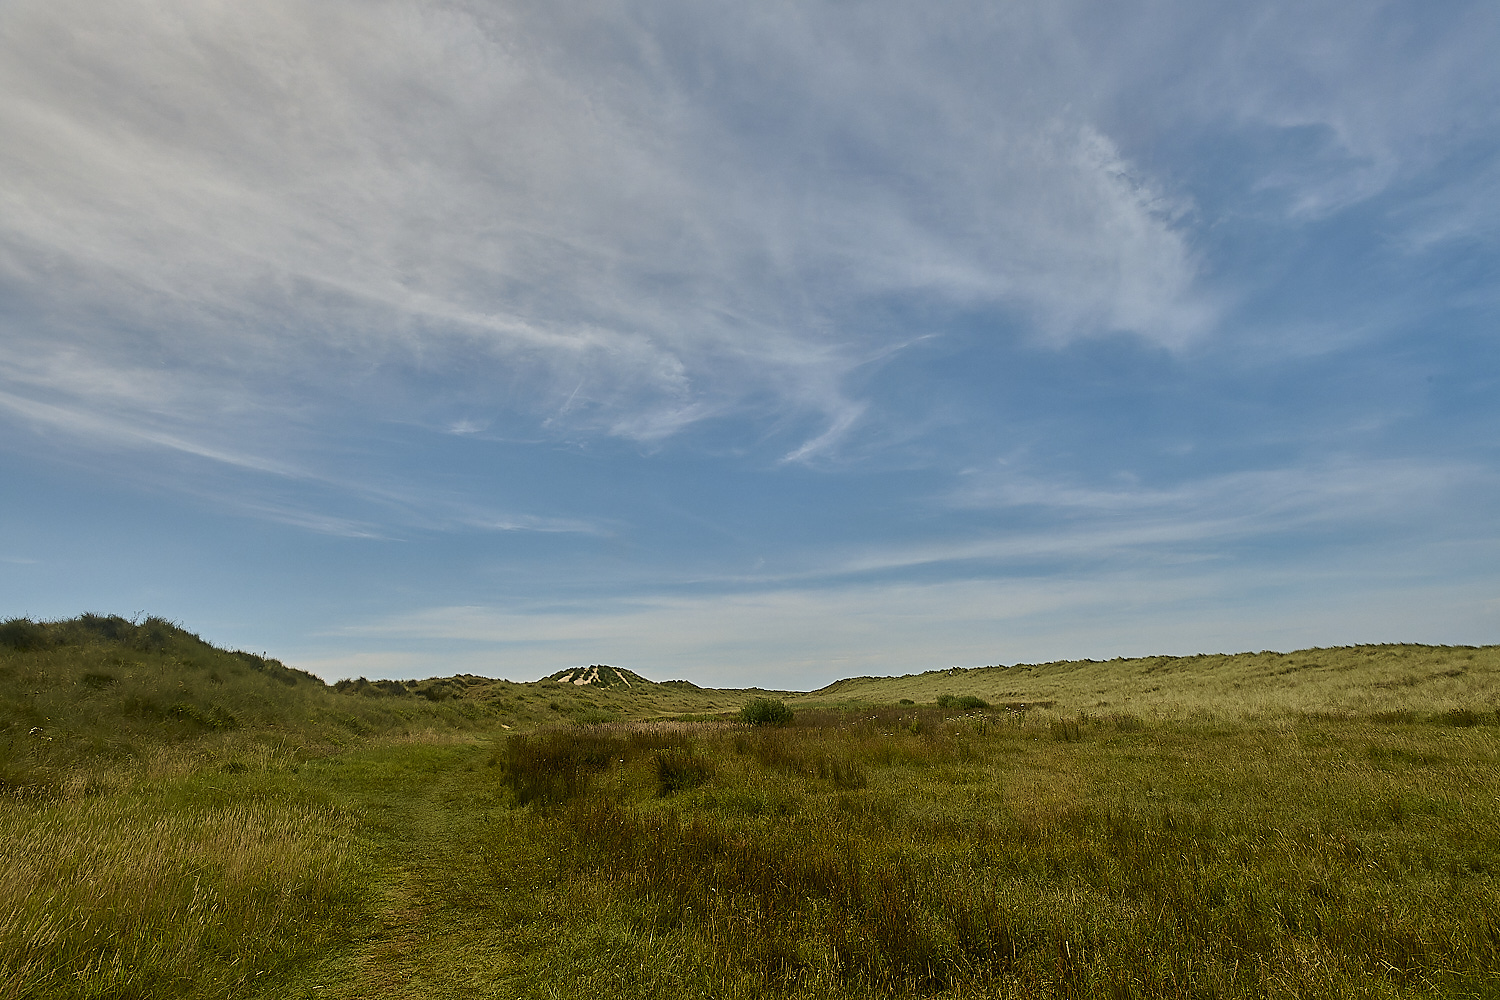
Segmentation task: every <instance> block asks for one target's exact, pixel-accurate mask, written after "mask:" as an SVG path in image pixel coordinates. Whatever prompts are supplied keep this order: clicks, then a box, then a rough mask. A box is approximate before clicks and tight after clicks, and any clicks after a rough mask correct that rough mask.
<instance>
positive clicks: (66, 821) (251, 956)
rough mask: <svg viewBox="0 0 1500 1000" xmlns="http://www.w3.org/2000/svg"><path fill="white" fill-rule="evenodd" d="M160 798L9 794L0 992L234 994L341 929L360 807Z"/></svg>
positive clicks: (0, 832)
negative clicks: (194, 803) (198, 803)
mask: <svg viewBox="0 0 1500 1000" xmlns="http://www.w3.org/2000/svg"><path fill="white" fill-rule="evenodd" d="M164 805H165V804H164V803H162V802H160V801H153V799H152V798H151V797H138V798H124V797H119V796H116V797H108V798H97V797H91V798H85V799H81V800H73V801H57V802H50V803H35V802H26V801H15V800H12V801H5V802H0V844H3V845H4V851H5V855H4V859H5V864H4V870H5V878H4V879H3V881H0V995H4V996H7V997H43V996H46V997H53V996H72V997H154V996H160V995H164V994H169V993H170V994H182V993H192V994H194V995H197V996H229V995H234V994H235V993H237V992H240V991H242V989H243V987H245V985H246V984H247V983H250V982H253V981H254V980H255V979H256V978H257V977H258V976H262V975H264V974H266V972H267V971H268V970H269V969H271V968H272V967H273V966H274V965H275V964H276V963H278V962H280V961H283V960H285V959H286V958H287V957H289V956H291V955H295V954H299V953H304V952H307V951H309V950H312V949H315V948H317V947H318V946H320V945H322V944H326V943H328V942H329V941H331V940H332V939H333V938H334V937H336V936H337V934H336V932H337V930H338V923H339V922H340V921H341V920H343V919H345V918H346V917H347V911H348V908H349V906H350V905H351V903H352V900H353V897H352V896H351V890H350V886H349V884H348V883H347V881H346V878H345V876H346V874H347V873H346V871H345V867H346V865H347V863H348V853H349V841H350V837H351V835H352V832H353V824H352V820H351V817H350V816H348V815H347V814H344V813H341V812H339V811H336V810H333V809H331V808H329V807H326V806H317V805H311V804H305V803H303V804H298V803H289V802H286V801H260V802H237V803H233V804H230V805H224V806H218V807H213V806H210V807H199V808H193V807H191V806H186V805H184V804H182V803H176V804H175V805H174V807H172V808H164Z"/></svg>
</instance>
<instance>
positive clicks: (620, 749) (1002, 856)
mask: <svg viewBox="0 0 1500 1000" xmlns="http://www.w3.org/2000/svg"><path fill="white" fill-rule="evenodd" d="M1497 668H1500V650H1497V649H1495V648H1493V647H1486V648H1482V649H1455V648H1435V647H1411V646H1384V647H1351V648H1347V649H1338V650H1309V651H1303V652H1300V653H1294V654H1287V655H1281V654H1244V655H1241V656H1237V657H1197V658H1192V657H1189V658H1146V659H1139V660H1121V661H1113V662H1110V663H1088V662H1083V663H1073V664H1048V665H1040V666H1037V667H1033V668H1029V669H1028V668H1025V667H1010V668H983V669H979V670H969V671H940V672H934V673H931V674H925V675H916V676H913V677H905V678H883V679H874V678H864V679H853V680H850V681H847V682H840V683H839V684H836V685H832V686H831V687H830V688H828V689H824V690H823V691H819V692H812V693H808V694H796V693H791V692H766V691H754V690H745V691H713V690H708V689H701V688H696V687H694V686H692V685H687V684H651V683H649V682H644V681H643V682H642V683H639V684H638V683H635V681H634V680H632V683H631V684H630V685H628V686H627V685H625V684H615V685H611V686H609V687H599V688H591V687H589V686H578V685H573V684H561V683H556V682H551V681H542V682H536V683H533V684H515V683H511V682H504V681H493V680H489V679H486V678H477V677H472V676H459V677H450V678H438V679H432V680H427V681H420V682H417V681H412V682H364V683H363V684H361V683H359V682H357V681H356V682H350V683H347V684H343V685H341V686H340V687H336V688H330V687H328V686H326V685H323V684H322V682H320V681H318V680H317V679H316V678H312V677H310V676H308V675H305V674H299V673H297V672H295V671H291V670H288V669H287V668H286V667H284V666H282V665H281V664H279V663H277V662H276V661H274V660H270V659H265V658H263V657H258V656H252V655H250V654H245V653H235V652H229V651H224V650H218V649H215V648H214V647H212V646H210V645H208V644H206V643H203V642H202V641H201V640H199V639H198V638H197V637H195V636H192V635H191V634H190V633H187V632H185V631H183V630H181V629H180V628H177V627H175V626H172V625H171V624H170V623H167V622H163V621H161V620H159V619H147V620H146V621H143V622H140V623H132V622H127V621H124V620H122V619H114V618H101V617H98V616H86V617H85V618H83V619H75V620H73V621H71V622H58V623H41V624H38V623H32V622H24V621H23V622H17V621H12V622H7V623H4V624H3V625H0V747H3V748H4V754H3V756H0V780H3V782H4V784H3V785H0V857H3V858H4V871H5V873H6V876H7V877H6V878H5V879H4V880H0V995H4V996H17V997H141V998H145V997H153V998H154V997H277V998H280V997H324V998H326V997H335V998H381V997H389V998H396V997H475V996H484V997H518V998H519V997H548V996H556V997H582V996H587V997H590V998H595V1000H609V998H615V997H620V998H625V997H631V998H634V997H660V998H679V997H716V998H719V997H726V998H733V997H765V996H773V997H774V996H785V997H870V996H941V997H960V996H965V997H968V996H972V997H1010V996H1014V997H1096V996H1101V997H1130V996H1137V997H1157V996H1174V997H1210V996H1217V997H1263V996H1265V997H1500V917H1497V914H1500V798H1497V794H1496V784H1495V781H1496V778H1495V776H1496V775H1497V774H1500V719H1497V716H1496V708H1497V697H1496V691H1497V685H1496V675H1497ZM632 677H633V678H636V679H639V678H637V676H636V675H632ZM340 688H341V689H340ZM903 698H905V699H907V700H908V701H910V702H911V704H905V705H903V704H898V702H899V701H900V700H901V699H903ZM755 699H769V700H772V701H783V702H785V703H786V704H788V705H790V706H791V707H793V708H794V709H795V712H794V714H793V716H792V718H791V719H789V720H783V724H781V725H774V726H749V725H745V724H743V723H740V722H738V721H737V720H736V713H737V711H738V710H739V709H741V708H743V707H745V706H746V705H748V704H750V703H751V702H752V701H754V700H755ZM1101 703H1107V704H1101ZM553 706H555V707H553ZM673 720H675V721H673ZM33 730H37V731H38V732H33Z"/></svg>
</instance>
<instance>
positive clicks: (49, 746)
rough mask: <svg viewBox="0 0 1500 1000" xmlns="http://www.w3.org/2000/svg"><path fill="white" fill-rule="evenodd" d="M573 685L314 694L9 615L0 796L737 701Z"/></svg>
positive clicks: (477, 682)
mask: <svg viewBox="0 0 1500 1000" xmlns="http://www.w3.org/2000/svg"><path fill="white" fill-rule="evenodd" d="M584 674H586V675H587V676H581V675H580V677H575V676H573V675H572V673H570V672H569V671H563V672H561V673H559V674H558V675H554V677H552V678H544V679H543V680H541V681H536V682H530V683H518V682H514V681H507V680H496V679H492V678H488V677H479V676H475V675H472V674H460V675H455V676H450V677H437V678H428V679H425V680H375V681H371V680H367V679H365V678H363V677H361V678H358V679H353V680H341V681H339V682H337V683H336V684H333V685H328V684H325V683H324V682H323V681H322V680H321V679H320V678H318V677H315V676H313V675H312V674H310V673H307V672H306V671H302V670H297V669H294V668H291V667H288V666H286V665H285V664H283V663H281V662H280V661H279V660H276V659H273V658H267V657H263V656H258V655H255V654H253V653H247V652H243V651H240V650H226V649H220V648H219V647H217V646H214V645H212V644H210V643H208V642H205V641H204V640H203V639H201V638H200V637H199V636H197V635H195V634H193V633H192V632H189V631H188V630H186V629H184V628H182V627H181V626H179V625H177V624H174V623H173V622H170V621H167V620H166V619H163V618H157V617H150V618H145V619H144V620H141V621H130V620H127V619H125V618H121V617H119V616H115V615H96V614H85V615H81V616H80V617H77V618H72V619H68V620H64V621H32V620H30V619H26V618H13V619H10V620H8V621H5V622H3V623H0V786H20V785H28V784H33V783H35V782H36V781H38V780H41V779H42V777H43V775H44V774H45V773H46V772H48V771H49V770H56V769H57V768H66V767H69V766H72V765H75V764H79V763H81V762H84V761H90V760H92V761H121V760H126V759H138V758H141V757H142V756H144V755H148V754H149V753H151V752H155V751H156V750H159V749H160V748H161V747H163V746H171V745H179V746H180V745H185V744H195V745H200V746H210V745H211V746H216V747H221V748H229V749H230V750H233V749H234V748H241V749H244V748H248V747H250V746H251V745H252V744H257V743H258V744H266V743H275V744H276V745H278V746H291V747H296V748H300V749H302V750H303V751H309V752H327V751H329V750H332V749H336V748H338V747H341V746H344V745H347V744H349V743H350V742H353V741H358V740H359V739H361V738H363V737H367V736H371V735H375V734H392V733H394V734H397V735H401V734H410V733H411V732H414V731H422V730H440V731H441V730H451V731H461V730H471V729H475V728H477V727H483V728H485V729H490V728H497V729H501V730H502V731H503V730H508V729H509V730H527V729H532V728H535V727H537V726H543V725H551V724H557V723H566V722H577V723H599V722H613V721H619V720H625V719H634V718H650V717H654V716H671V715H684V714H695V713H698V714H714V713H730V712H733V711H735V710H736V709H737V708H738V707H739V705H740V702H741V701H743V700H744V697H745V696H746V695H745V693H743V692H736V691H710V690H705V689H702V688H699V687H697V686H696V685H693V684H690V683H688V682H686V681H669V682H666V683H655V682H652V681H649V680H647V679H646V678H644V677H642V676H640V675H639V674H636V673H634V672H632V671H629V670H624V669H622V668H615V667H596V668H585V670H584ZM564 675H567V678H566V680H564ZM579 679H582V680H583V681H584V683H574V681H576V680H579Z"/></svg>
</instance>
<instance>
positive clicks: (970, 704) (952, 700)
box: [937, 694, 990, 712]
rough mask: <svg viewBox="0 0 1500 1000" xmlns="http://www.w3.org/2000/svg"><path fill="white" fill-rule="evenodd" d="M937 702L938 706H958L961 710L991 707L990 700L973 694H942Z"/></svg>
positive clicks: (968, 710) (967, 710)
mask: <svg viewBox="0 0 1500 1000" xmlns="http://www.w3.org/2000/svg"><path fill="white" fill-rule="evenodd" d="M937 704H938V708H956V709H958V710H959V711H961V712H972V711H974V710H975V709H980V708H989V707H990V703H989V702H987V701H985V700H984V699H983V698H979V697H976V696H975V695H972V694H965V695H956V694H940V695H938V700H937Z"/></svg>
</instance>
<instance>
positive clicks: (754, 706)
mask: <svg viewBox="0 0 1500 1000" xmlns="http://www.w3.org/2000/svg"><path fill="white" fill-rule="evenodd" d="M792 714H793V713H792V710H791V709H790V708H788V707H787V704H786V702H784V701H782V700H780V699H779V698H752V699H751V700H750V701H748V702H746V703H745V707H744V708H742V709H740V721H741V722H743V723H745V724H747V725H751V726H784V725H786V724H787V723H788V722H791V721H792Z"/></svg>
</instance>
